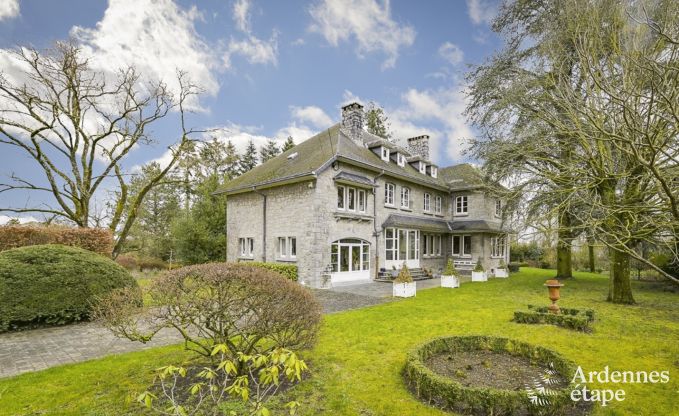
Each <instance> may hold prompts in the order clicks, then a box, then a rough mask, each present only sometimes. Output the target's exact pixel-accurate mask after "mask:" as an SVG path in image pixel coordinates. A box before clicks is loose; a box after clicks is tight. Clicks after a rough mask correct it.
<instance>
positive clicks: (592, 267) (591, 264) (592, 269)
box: [587, 242, 596, 273]
mask: <svg viewBox="0 0 679 416" xmlns="http://www.w3.org/2000/svg"><path fill="white" fill-rule="evenodd" d="M587 251H588V255H589V271H590V272H592V273H596V267H595V266H596V265H595V264H594V244H593V243H592V242H589V243H588V244H587Z"/></svg>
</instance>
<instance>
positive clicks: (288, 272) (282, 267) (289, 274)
mask: <svg viewBox="0 0 679 416" xmlns="http://www.w3.org/2000/svg"><path fill="white" fill-rule="evenodd" d="M242 263H244V264H248V265H250V266H255V267H261V268H263V269H267V270H271V271H274V272H277V273H280V274H282V275H283V277H285V278H287V279H290V280H292V281H293V282H296V281H297V265H296V264H286V263H269V262H266V263H264V262H261V261H245V262H242Z"/></svg>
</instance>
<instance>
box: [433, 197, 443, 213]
mask: <svg viewBox="0 0 679 416" xmlns="http://www.w3.org/2000/svg"><path fill="white" fill-rule="evenodd" d="M442 211H443V198H441V195H436V196H435V197H434V212H435V213H437V214H440V213H441V212H442Z"/></svg>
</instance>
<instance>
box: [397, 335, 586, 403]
mask: <svg viewBox="0 0 679 416" xmlns="http://www.w3.org/2000/svg"><path fill="white" fill-rule="evenodd" d="M477 350H486V351H493V352H504V353H508V354H511V355H514V356H522V357H526V358H529V359H530V360H531V362H535V363H538V364H543V365H549V364H551V366H552V367H553V368H554V370H556V371H557V372H558V373H560V374H561V375H562V376H564V377H566V378H567V379H568V380H571V379H572V377H573V374H574V373H575V370H576V365H575V364H574V363H573V362H571V361H568V360H566V359H565V358H563V357H561V356H560V355H559V354H557V353H556V352H554V351H551V350H548V349H546V348H542V347H538V346H534V345H530V344H526V343H524V342H520V341H515V340H511V339H507V338H496V337H489V336H461V337H442V338H436V339H433V340H431V341H429V342H427V343H425V344H422V345H420V346H419V347H417V348H416V349H415V350H413V351H411V352H410V353H409V354H408V357H407V360H406V365H405V368H404V371H403V375H404V377H405V379H406V383H407V384H408V386H409V387H410V388H411V390H412V391H413V392H414V394H415V395H416V396H417V397H418V398H420V399H422V400H424V401H426V402H428V403H430V404H435V405H436V406H438V407H441V408H443V409H445V410H452V411H456V412H460V413H463V414H478V415H487V414H491V415H521V414H564V413H565V414H571V412H569V411H568V410H569V409H570V410H573V409H574V407H575V404H574V403H573V401H571V400H570V391H571V389H572V388H573V386H572V385H569V386H568V387H566V388H564V389H561V390H555V391H553V392H551V394H550V395H545V396H542V397H545V398H547V400H548V404H547V405H545V404H544V402H543V403H537V404H533V403H531V399H530V398H529V395H528V392H527V391H513V390H501V389H494V388H487V387H465V386H463V385H462V384H461V383H459V382H457V381H455V380H454V379H452V378H449V377H445V376H442V375H439V374H436V373H435V372H434V371H432V370H431V369H430V368H429V367H427V366H426V365H425V362H426V361H427V359H429V358H430V357H432V356H435V355H437V354H441V353H447V352H450V353H454V352H461V351H477ZM576 413H579V412H577V411H576Z"/></svg>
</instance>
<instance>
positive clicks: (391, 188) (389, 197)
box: [384, 182, 396, 207]
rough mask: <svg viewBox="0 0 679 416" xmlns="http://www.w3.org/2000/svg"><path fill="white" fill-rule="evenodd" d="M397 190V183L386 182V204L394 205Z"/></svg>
mask: <svg viewBox="0 0 679 416" xmlns="http://www.w3.org/2000/svg"><path fill="white" fill-rule="evenodd" d="M395 192H396V185H394V184H393V183H391V182H386V183H385V184H384V205H386V206H389V207H393V206H394V193H395Z"/></svg>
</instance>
